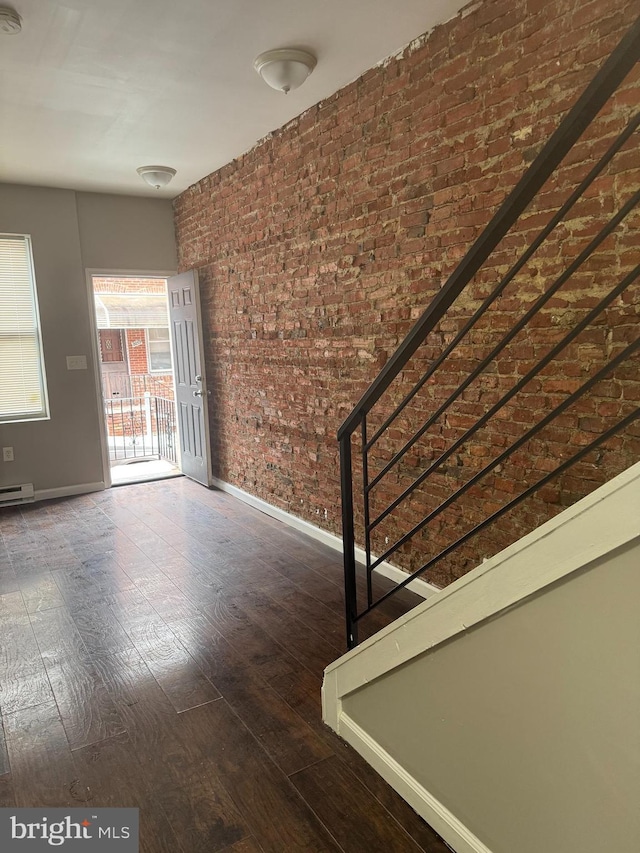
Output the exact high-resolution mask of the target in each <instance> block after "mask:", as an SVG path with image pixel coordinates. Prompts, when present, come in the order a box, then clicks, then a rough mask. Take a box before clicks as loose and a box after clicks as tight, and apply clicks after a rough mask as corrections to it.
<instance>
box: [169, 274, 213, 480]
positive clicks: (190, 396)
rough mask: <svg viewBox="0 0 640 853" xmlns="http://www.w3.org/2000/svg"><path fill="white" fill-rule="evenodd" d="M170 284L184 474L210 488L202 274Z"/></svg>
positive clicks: (175, 278) (179, 277)
mask: <svg viewBox="0 0 640 853" xmlns="http://www.w3.org/2000/svg"><path fill="white" fill-rule="evenodd" d="M167 284H168V290H169V318H170V322H171V346H172V348H173V364H174V373H175V383H176V407H177V411H178V435H179V437H180V449H181V463H182V473H183V474H186V476H187V477H191V479H192V480H197V481H198V483H202V484H203V485H205V486H210V485H211V445H210V442H209V411H208V405H207V381H206V376H205V372H204V350H203V346H202V313H201V309H200V288H199V285H198V271H197V270H189V272H184V273H181V274H180V275H174V276H173V277H172V278H170V279H168V281H167Z"/></svg>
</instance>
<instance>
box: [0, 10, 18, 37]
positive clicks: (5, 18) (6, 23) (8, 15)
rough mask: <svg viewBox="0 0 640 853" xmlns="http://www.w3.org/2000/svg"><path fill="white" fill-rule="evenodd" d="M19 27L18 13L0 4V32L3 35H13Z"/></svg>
mask: <svg viewBox="0 0 640 853" xmlns="http://www.w3.org/2000/svg"><path fill="white" fill-rule="evenodd" d="M21 29H22V20H21V18H20V15H19V14H18V13H17V12H16V11H14V10H13V9H9V8H8V7H7V6H0V33H2V35H5V36H15V35H17V34H18V33H19V32H20V30H21Z"/></svg>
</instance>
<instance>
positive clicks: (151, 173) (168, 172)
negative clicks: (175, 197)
mask: <svg viewBox="0 0 640 853" xmlns="http://www.w3.org/2000/svg"><path fill="white" fill-rule="evenodd" d="M136 172H137V173H138V174H139V175H140V177H141V178H142V180H143V181H146V182H147V183H148V184H149V186H150V187H155V188H156V189H157V190H159V189H160V188H161V187H166V185H167V184H168V183H169V181H170V180H171V178H172V177H173V176H174V175H175V173H176V170H175V169H172V168H171V166H140V168H139V169H136Z"/></svg>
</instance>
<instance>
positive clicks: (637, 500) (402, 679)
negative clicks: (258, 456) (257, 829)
mask: <svg viewBox="0 0 640 853" xmlns="http://www.w3.org/2000/svg"><path fill="white" fill-rule="evenodd" d="M639 58H640V21H638V22H636V24H635V25H634V26H633V27H632V28H631V30H630V31H629V32H628V33H627V35H626V36H625V38H624V39H623V40H622V42H621V43H620V44H619V45H618V47H617V48H616V50H615V51H614V52H613V53H612V54H611V56H610V57H609V58H608V59H607V61H606V62H605V63H604V64H603V66H602V68H601V69H600V71H599V73H598V74H597V75H596V77H595V78H594V79H593V81H592V82H591V83H590V85H589V86H588V87H587V89H586V90H585V92H584V93H583V95H582V96H581V97H580V99H579V100H578V101H577V103H576V104H575V105H574V107H573V108H572V109H571V110H570V111H569V112H568V113H567V115H566V116H565V118H564V119H563V120H562V122H561V123H560V124H559V126H558V128H557V130H556V131H555V133H554V134H553V135H552V137H551V138H550V139H549V141H548V142H547V143H546V145H544V147H543V148H542V150H541V151H540V152H539V153H538V155H537V156H536V157H535V159H534V160H533V162H532V163H531V165H530V167H529V168H528V170H527V171H526V172H525V174H524V175H523V177H522V178H521V180H520V181H519V183H518V184H517V185H516V187H515V188H514V189H513V191H512V192H511V193H510V194H509V195H508V197H507V198H506V200H505V201H504V202H503V204H502V205H501V206H500V208H499V209H498V211H497V213H495V215H494V216H493V218H492V219H491V221H490V222H489V224H488V226H487V227H486V228H485V230H484V231H483V233H482V234H481V236H480V237H479V238H478V240H477V241H476V242H475V243H474V244H473V246H472V247H471V249H470V250H469V251H468V252H467V254H466V255H465V257H464V258H463V259H462V261H461V262H460V264H459V265H458V267H457V268H456V270H455V272H454V273H453V274H452V275H451V277H450V278H449V279H448V281H446V283H445V284H444V285H443V286H442V287H441V289H440V290H439V292H438V294H437V295H436V297H435V298H434V299H433V300H432V302H431V304H430V305H429V306H428V307H427V309H426V311H425V312H424V313H423V315H422V316H421V317H420V319H419V320H418V321H417V322H416V324H415V326H414V328H413V329H412V330H411V332H410V333H409V335H408V336H407V338H406V339H405V340H404V341H403V343H402V344H401V345H400V347H399V348H398V350H397V351H396V352H395V354H394V355H393V356H392V357H391V358H390V359H389V361H388V362H387V364H386V365H385V367H384V368H383V370H382V371H381V373H380V374H379V376H378V377H377V378H376V380H375V381H374V382H373V383H372V385H371V386H370V387H369V388H368V389H367V391H366V392H365V393H364V395H363V396H362V398H361V399H360V401H359V402H358V404H357V405H356V407H355V408H354V410H353V412H352V413H351V414H350V415H349V417H348V418H347V419H346V421H345V422H344V424H343V425H342V427H341V429H340V431H339V435H338V438H339V442H340V459H341V480H342V507H343V537H344V561H345V601H346V627H347V647H348V648H349V649H350V651H349V652H348V653H347V654H346V655H345V656H344V657H343V658H341V659H340V660H338V661H336V662H335V663H334V664H333V665H331V666H330V667H328V669H327V670H326V673H325V682H324V688H323V708H324V719H325V721H326V722H327V723H328V724H329V725H330V726H331V727H332V728H333V729H334V730H335V731H337V732H338V733H339V734H340V735H341V736H343V737H344V738H345V739H346V740H348V741H349V742H350V743H351V744H352V745H353V746H354V747H355V748H356V749H357V750H358V751H359V752H360V753H361V754H362V755H363V756H364V757H365V758H366V759H367V760H368V761H369V762H370V763H371V764H372V765H373V766H374V767H376V769H378V770H379V772H380V773H381V774H382V775H383V776H384V777H385V778H386V779H387V781H389V782H390V783H391V784H392V785H393V786H394V787H395V788H396V790H398V791H399V792H400V793H401V794H402V795H403V796H404V797H405V799H407V800H408V802H409V803H410V804H411V805H412V806H413V807H414V808H415V809H416V810H417V811H418V812H419V813H420V814H421V815H422V816H423V817H424V818H425V819H426V820H427V821H428V822H429V823H430V824H431V825H432V826H433V827H434V828H435V829H436V830H437V831H439V832H440V833H441V835H442V836H443V838H444V839H445V840H446V841H447V842H448V843H449V844H450V845H451V846H452V847H453V849H454V850H456V851H457V853H468V851H483V852H484V853H487V851H491V852H492V853H543V851H544V853H547V851H553V853H575V851H577V850H580V851H581V853H587V851H588V852H589V853H591V851H593V853H596V851H600V850H602V849H615V850H616V851H618V853H619V851H624V853H632V851H637V850H638V849H640V819H639V818H638V812H637V808H636V806H635V805H634V803H637V796H638V794H639V793H640V743H639V742H638V736H637V732H636V728H637V726H634V724H633V723H632V720H633V719H636V720H637V719H638V718H640V678H638V677H637V674H638V672H640V657H639V655H638V649H639V648H640V643H638V640H640V633H639V632H638V629H637V628H635V624H636V622H638V620H637V618H635V617H634V611H635V608H633V607H631V606H630V605H629V602H630V601H634V600H637V594H638V592H640V588H639V576H640V573H639V572H638V570H637V569H638V565H639V564H640V465H637V464H633V463H634V462H635V461H636V460H637V458H638V437H639V436H638V428H637V423H636V422H637V419H638V417H639V416H640V408H639V407H638V400H639V399H640V393H639V392H640V383H639V372H638V361H637V351H638V348H640V336H639V335H638V323H639V319H638V304H639V303H640V299H639V296H640V294H639V293H638V289H637V280H638V278H639V277H640V265H638V245H639V243H640V238H639V236H638V235H639V234H640V227H639V226H640V222H639V217H638V214H637V207H638V203H639V202H640V188H639V185H640V181H639V180H638V176H639V174H640V168H639V167H640V152H639V151H638V141H637V131H638V127H639V125H640V113H638V112H637V111H634V109H633V106H635V107H636V108H637V102H636V104H635V105H633V106H632V107H629V106H628V104H629V103H631V102H632V99H630V98H628V97H627V98H626V99H625V98H624V97H620V92H621V91H625V89H624V87H625V85H627V83H628V78H629V76H630V75H633V74H634V66H635V64H636V63H637V61H638V59H639ZM627 94H628V90H627ZM360 548H361V549H362V552H363V555H364V565H363V566H362V567H360V566H358V564H357V562H356V553H357V552H360ZM389 566H391V567H392V569H393V570H394V571H395V572H396V574H398V570H404V572H405V574H404V575H399V577H400V578H401V580H399V582H398V583H397V585H396V587H395V588H394V589H392V590H390V591H388V592H386V593H385V594H384V595H382V596H379V597H377V598H376V596H375V595H374V584H373V576H374V573H375V572H376V571H381V570H383V569H385V567H386V568H387V573H388V568H389ZM418 579H424V580H428V581H429V582H430V583H431V584H434V585H435V586H437V587H439V588H441V591H440V592H437V593H436V594H435V595H433V596H431V597H430V598H429V599H428V600H426V601H425V602H424V603H423V604H421V605H419V606H418V607H417V608H415V609H414V610H412V611H411V612H410V613H408V614H406V615H405V616H404V617H402V618H401V619H400V620H398V621H397V622H395V623H393V624H392V625H390V626H388V627H387V628H385V629H384V630H383V631H381V632H379V633H378V634H375V635H374V636H372V637H369V639H367V640H366V641H365V642H363V643H362V645H358V628H359V626H360V625H361V624H363V622H366V620H367V617H368V616H369V615H370V614H371V613H373V612H374V611H375V610H376V608H377V607H379V606H380V605H381V604H382V602H384V601H386V600H387V599H388V598H389V597H391V596H393V595H394V594H395V593H396V592H397V590H398V589H401V588H403V587H405V586H408V585H409V584H411V585H412V588H414V589H415V582H416V581H417V580H418ZM634 672H635V680H634V676H633V673H634ZM634 715H635V716H634Z"/></svg>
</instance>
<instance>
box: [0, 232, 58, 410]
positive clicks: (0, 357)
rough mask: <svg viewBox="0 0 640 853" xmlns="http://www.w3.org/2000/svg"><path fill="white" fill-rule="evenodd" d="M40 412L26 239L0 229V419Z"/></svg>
mask: <svg viewBox="0 0 640 853" xmlns="http://www.w3.org/2000/svg"><path fill="white" fill-rule="evenodd" d="M46 417H48V412H47V393H46V384H45V374H44V364H43V360H42V345H41V341H40V324H39V322H38V302H37V296H36V286H35V276H34V274H33V257H32V254H31V239H30V237H28V236H27V235H26V234H0V422H6V421H25V420H36V419H38V418H46Z"/></svg>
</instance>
